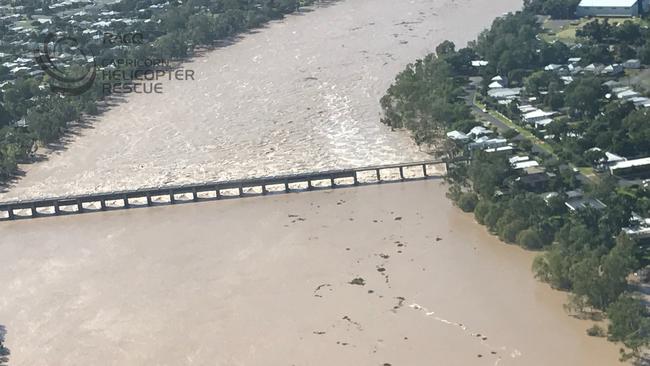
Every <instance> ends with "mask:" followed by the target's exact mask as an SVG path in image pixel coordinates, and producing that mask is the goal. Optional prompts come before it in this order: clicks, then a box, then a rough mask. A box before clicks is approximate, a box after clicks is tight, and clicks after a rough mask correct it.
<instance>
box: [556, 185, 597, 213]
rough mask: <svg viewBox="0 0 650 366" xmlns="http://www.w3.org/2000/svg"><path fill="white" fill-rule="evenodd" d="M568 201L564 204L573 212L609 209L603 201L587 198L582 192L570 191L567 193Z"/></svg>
mask: <svg viewBox="0 0 650 366" xmlns="http://www.w3.org/2000/svg"><path fill="white" fill-rule="evenodd" d="M566 195H567V200H566V201H565V202H564V204H565V205H566V207H568V208H569V210H571V211H574V212H575V211H580V210H584V209H586V208H594V209H596V210H602V209H604V208H606V207H607V205H605V204H604V203H603V202H602V201H601V200H599V199H597V198H592V197H585V195H584V192H582V191H581V190H575V191H569V192H567V193H566Z"/></svg>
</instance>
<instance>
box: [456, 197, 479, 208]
mask: <svg viewBox="0 0 650 366" xmlns="http://www.w3.org/2000/svg"><path fill="white" fill-rule="evenodd" d="M477 203H478V197H477V196H476V193H463V194H461V195H460V198H459V199H458V207H460V209H461V210H463V211H465V212H472V211H474V208H475V207H476V204H477Z"/></svg>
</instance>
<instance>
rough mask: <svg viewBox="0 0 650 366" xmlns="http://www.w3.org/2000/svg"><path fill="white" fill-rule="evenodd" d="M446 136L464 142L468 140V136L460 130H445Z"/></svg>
mask: <svg viewBox="0 0 650 366" xmlns="http://www.w3.org/2000/svg"><path fill="white" fill-rule="evenodd" d="M447 138H448V139H450V140H454V141H458V142H466V141H469V140H470V137H469V136H467V135H466V134H464V133H462V132H460V131H451V132H447Z"/></svg>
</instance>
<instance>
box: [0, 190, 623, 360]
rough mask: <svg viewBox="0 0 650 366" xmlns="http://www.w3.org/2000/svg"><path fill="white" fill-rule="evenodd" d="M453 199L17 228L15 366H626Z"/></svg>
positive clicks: (369, 198)
mask: <svg viewBox="0 0 650 366" xmlns="http://www.w3.org/2000/svg"><path fill="white" fill-rule="evenodd" d="M445 190H446V187H445V186H443V185H441V184H440V183H439V182H438V181H420V182H409V183H403V184H399V183H397V184H388V185H381V186H367V187H358V188H350V189H340V190H334V191H318V192H307V193H301V194H295V195H281V196H268V197H258V198H251V199H247V200H233V201H221V202H208V203H199V204H195V205H183V206H175V207H158V208H152V209H147V210H134V211H115V212H108V213H103V214H97V215H87V216H76V217H57V218H51V219H48V220H36V221H29V222H11V223H4V224H3V225H2V231H3V240H2V242H1V243H0V252H2V253H3V255H2V256H1V257H0V293H2V294H3V301H2V302H0V319H2V320H3V322H4V323H3V325H5V326H6V327H7V331H8V334H7V344H6V345H7V347H8V348H10V349H11V351H12V356H11V364H12V365H29V366H38V365H52V364H65V365H89V364H93V365H118V364H160V365H178V364H197V365H203V364H206V363H217V364H229V365H268V364H311V365H330V364H358V365H378V364H379V365H381V364H386V363H388V364H391V365H417V364H421V363H422V362H424V361H425V360H426V362H427V363H433V364H443V365H452V366H453V365H458V366H460V365H465V366H466V365H495V364H497V362H498V365H500V366H503V365H526V366H536V365H540V366H541V365H549V364H555V365H576V366H581V365H584V366H587V365H590V366H593V365H595V366H598V365H603V366H605V365H614V364H617V362H618V361H617V358H618V352H617V347H616V346H615V345H613V344H608V343H607V342H606V341H604V340H603V339H598V338H591V337H588V336H587V335H586V334H585V332H584V329H585V327H586V325H587V323H586V322H583V321H578V320H576V319H573V318H569V317H567V316H566V314H565V313H564V311H563V310H562V306H561V305H562V304H563V303H564V301H565V300H566V298H565V294H563V293H560V292H557V291H553V290H551V289H549V288H548V287H547V286H546V285H544V284H541V283H538V282H537V281H536V280H535V279H534V278H533V277H532V276H531V274H530V264H531V261H532V257H533V254H532V253H529V252H525V251H523V250H521V249H519V248H517V247H514V246H506V245H503V243H501V242H500V241H498V240H497V239H496V238H494V237H492V236H490V235H489V234H488V233H486V231H485V230H484V228H483V227H481V226H479V225H476V224H475V222H474V221H473V218H472V216H471V215H467V214H463V213H461V212H460V211H459V210H457V209H456V208H455V207H453V206H452V205H451V203H450V202H449V201H448V200H447V199H446V198H445V197H444V192H445ZM169 222H174V225H169ZM252 228H254V230H252ZM64 238H65V239H64ZM355 279H357V280H356V281H354V280H355ZM359 279H362V280H363V281H360V280H359ZM350 282H352V283H361V282H362V283H363V285H358V284H357V285H355V284H351V283H350ZM479 334H480V335H479ZM44 345H47V346H44ZM549 349H553V352H552V353H549V352H548V350H549ZM492 352H495V354H492ZM479 355H480V357H479ZM499 359H500V361H499Z"/></svg>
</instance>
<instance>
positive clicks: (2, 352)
mask: <svg viewBox="0 0 650 366" xmlns="http://www.w3.org/2000/svg"><path fill="white" fill-rule="evenodd" d="M6 334H7V328H5V326H4V325H0V366H5V365H8V363H9V354H10V353H11V352H9V349H8V348H7V347H5V345H4V343H5V335H6Z"/></svg>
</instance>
